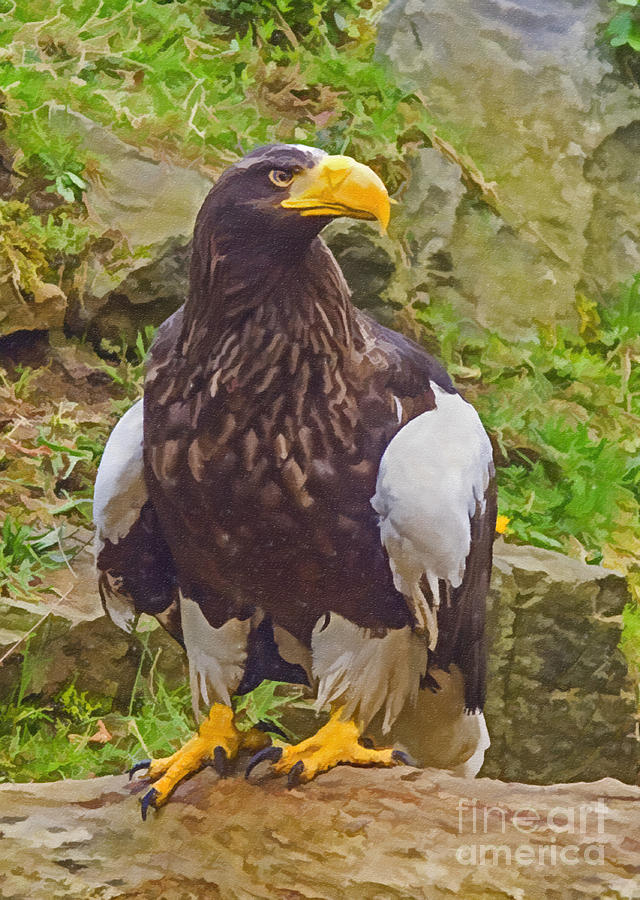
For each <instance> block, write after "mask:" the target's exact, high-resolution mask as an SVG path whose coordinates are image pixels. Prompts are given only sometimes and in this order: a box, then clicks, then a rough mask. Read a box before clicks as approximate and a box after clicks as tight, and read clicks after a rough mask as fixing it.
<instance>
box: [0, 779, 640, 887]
mask: <svg viewBox="0 0 640 900" xmlns="http://www.w3.org/2000/svg"><path fill="white" fill-rule="evenodd" d="M141 790H143V786H142V785H141V784H136V783H133V784H132V785H131V786H128V785H127V784H126V778H125V777H116V776H112V777H108V778H99V779H95V780H92V781H84V782H81V781H64V782H57V783H55V784H38V785H23V784H21V785H2V786H0V831H1V833H2V842H1V847H2V866H1V867H0V893H1V894H2V896H3V897H4V898H6V900H58V898H68V897H74V898H97V897H100V898H105V900H110V898H116V897H120V898H137V900H142V898H149V900H187V898H188V900H215V898H221V900H222V898H224V900H231V898H233V900H256V898H265V900H266V898H268V900H272V898H281V900H302V898H310V897H313V898H318V900H320V898H322V900H440V898H442V900H445V898H447V900H448V898H451V897H460V898H463V900H474V898H475V900H480V898H486V900H493V898H495V900H498V898H514V900H520V898H525V897H526V898H538V897H540V898H542V897H546V898H558V900H560V898H562V900H584V898H589V897H590V898H594V900H601V898H607V897H610V898H613V897H625V898H627V900H634V898H638V897H640V879H639V878H638V872H639V871H640V843H639V842H638V835H639V834H640V803H639V802H638V801H640V790H639V789H638V788H632V787H629V786H626V785H623V784H620V783H619V782H616V781H614V780H613V779H605V780H603V781H599V782H596V783H595V784H576V785H556V786H554V787H553V788H539V787H535V786H530V785H520V784H503V783H502V782H498V781H490V780H489V779H480V780H476V781H472V780H466V779H462V778H453V777H450V776H447V775H444V774H443V773H439V772H435V771H434V770H425V771H422V772H418V771H416V770H412V769H409V768H406V767H399V768H397V769H393V770H373V769H362V770H357V769H350V768H347V767H343V768H339V769H336V770H334V771H332V772H330V773H328V774H326V775H321V776H320V777H319V778H318V779H317V780H316V781H315V782H312V783H311V784H309V785H306V786H304V787H303V788H299V789H295V790H290V791H288V790H287V789H286V787H285V785H284V784H283V782H282V781H277V780H275V781H272V780H265V781H263V783H261V784H260V783H248V782H246V781H244V780H243V779H241V778H238V777H234V778H229V779H226V780H224V781H220V780H218V779H217V776H216V775H214V773H213V771H212V770H211V769H206V770H205V771H203V772H201V773H199V774H198V775H196V776H195V777H194V778H192V779H191V780H190V781H189V782H187V783H184V784H182V785H180V786H179V787H178V788H177V790H176V792H175V794H174V797H173V799H172V801H171V802H170V803H169V804H168V805H167V806H166V807H165V808H164V809H161V810H160V811H159V812H158V813H157V814H152V815H151V816H150V817H149V819H148V820H147V822H146V823H142V822H141V821H140V813H139V811H138V805H137V802H136V799H135V797H134V796H132V795H133V794H139V792H140V791H141Z"/></svg>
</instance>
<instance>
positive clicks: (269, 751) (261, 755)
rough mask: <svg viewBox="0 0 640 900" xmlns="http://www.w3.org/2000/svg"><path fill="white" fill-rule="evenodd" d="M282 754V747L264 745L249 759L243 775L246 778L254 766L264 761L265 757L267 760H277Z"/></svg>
mask: <svg viewBox="0 0 640 900" xmlns="http://www.w3.org/2000/svg"><path fill="white" fill-rule="evenodd" d="M281 756H282V747H264V748H263V749H262V750H258V752H257V753H256V754H255V756H252V757H251V759H250V760H249V763H248V765H247V768H246V769H245V772H244V777H245V778H248V777H249V775H251V773H252V772H253V770H254V769H255V767H256V766H257V765H259V764H260V763H261V762H264V761H265V759H268V760H269V762H278V760H279V759H280V757H281Z"/></svg>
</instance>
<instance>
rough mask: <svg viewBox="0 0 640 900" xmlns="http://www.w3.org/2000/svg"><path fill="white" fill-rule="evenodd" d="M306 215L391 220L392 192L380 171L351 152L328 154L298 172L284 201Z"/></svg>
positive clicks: (291, 207)
mask: <svg viewBox="0 0 640 900" xmlns="http://www.w3.org/2000/svg"><path fill="white" fill-rule="evenodd" d="M280 205H281V206H284V207H285V208H286V209H299V210H300V214H301V215H303V216H350V217H351V218H352V219H377V220H378V222H380V225H381V226H382V229H383V231H384V230H385V229H386V227H387V224H388V222H389V209H390V206H389V194H388V193H387V189H386V187H385V186H384V184H383V183H382V181H381V180H380V178H378V176H377V175H376V173H375V172H374V171H373V170H372V169H370V168H369V166H365V165H363V164H362V163H359V162H356V160H355V159H351V157H350V156H325V157H324V158H323V159H322V161H321V162H319V163H318V165H317V166H314V167H313V169H309V170H308V171H306V172H303V173H301V174H300V175H298V176H296V178H295V180H294V182H293V185H292V187H291V190H290V191H289V196H288V198H287V199H286V200H283V201H282V203H281V204H280Z"/></svg>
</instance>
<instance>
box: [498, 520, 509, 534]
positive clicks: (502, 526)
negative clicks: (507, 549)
mask: <svg viewBox="0 0 640 900" xmlns="http://www.w3.org/2000/svg"><path fill="white" fill-rule="evenodd" d="M510 521H511V519H510V518H509V516H498V518H497V519H496V534H504V533H505V531H506V530H507V525H508V524H509V522H510Z"/></svg>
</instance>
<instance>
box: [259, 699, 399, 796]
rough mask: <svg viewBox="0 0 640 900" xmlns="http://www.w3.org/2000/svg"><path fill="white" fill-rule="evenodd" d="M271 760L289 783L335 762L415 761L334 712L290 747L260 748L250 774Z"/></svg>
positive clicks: (380, 763) (389, 763) (395, 763)
mask: <svg viewBox="0 0 640 900" xmlns="http://www.w3.org/2000/svg"><path fill="white" fill-rule="evenodd" d="M264 760H269V761H270V762H271V763H272V764H273V769H274V771H275V772H276V773H277V774H278V775H286V776H287V781H288V783H289V786H290V787H291V786H293V785H294V784H297V783H299V782H304V781H311V779H312V778H315V776H316V775H319V774H320V772H326V771H328V770H329V769H333V767H334V766H339V765H343V764H348V765H351V766H385V767H390V766H401V765H413V763H412V762H411V760H410V759H409V757H408V756H407V754H406V753H403V751H402V750H394V749H393V748H391V747H385V748H382V749H377V750H376V749H374V748H373V747H372V746H370V745H366V739H361V737H360V729H359V728H358V726H357V725H356V723H355V722H352V721H347V720H344V719H342V718H341V716H340V710H338V711H337V712H335V713H333V714H332V716H331V718H330V719H329V721H328V722H327V724H326V725H323V727H322V728H320V730H319V731H317V732H316V733H315V734H314V735H313V736H312V737H310V738H307V739H306V740H304V741H301V742H300V743H299V744H293V745H291V746H289V747H286V746H285V747H282V746H273V747H266V748H265V749H263V750H260V751H259V752H258V753H256V755H255V756H254V757H253V758H252V759H251V761H250V762H249V765H248V766H247V771H246V775H247V777H248V776H249V775H250V774H251V771H252V769H253V768H254V767H255V766H257V765H258V763H261V762H263V761H264Z"/></svg>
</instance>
